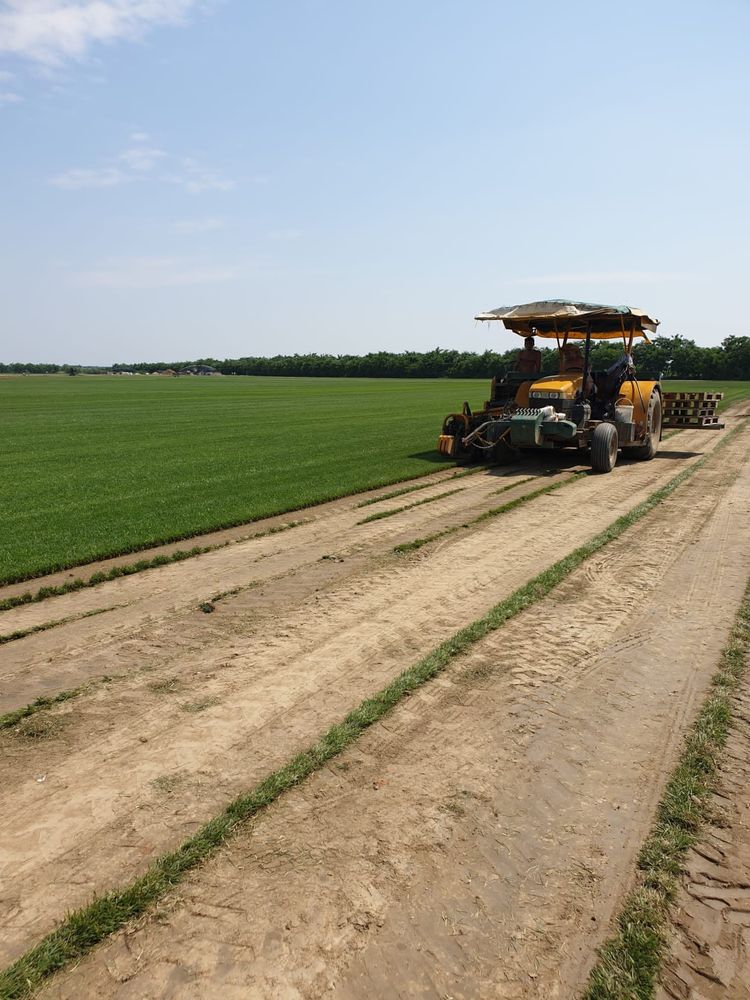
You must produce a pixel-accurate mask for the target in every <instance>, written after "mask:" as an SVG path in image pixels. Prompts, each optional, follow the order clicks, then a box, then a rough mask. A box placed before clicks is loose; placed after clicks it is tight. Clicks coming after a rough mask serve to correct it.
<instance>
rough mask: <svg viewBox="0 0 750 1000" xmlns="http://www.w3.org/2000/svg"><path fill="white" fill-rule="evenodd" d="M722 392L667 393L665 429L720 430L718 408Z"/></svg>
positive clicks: (665, 398) (665, 394) (665, 397)
mask: <svg viewBox="0 0 750 1000" xmlns="http://www.w3.org/2000/svg"><path fill="white" fill-rule="evenodd" d="M723 398H724V393H722V392H665V393H664V414H663V424H662V426H663V427H705V428H707V429H708V430H720V429H721V428H722V427H723V426H724V424H722V423H720V422H719V418H718V416H717V415H716V407H717V406H718V405H719V401H720V400H722V399H723Z"/></svg>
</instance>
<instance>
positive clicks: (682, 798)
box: [582, 580, 750, 1000]
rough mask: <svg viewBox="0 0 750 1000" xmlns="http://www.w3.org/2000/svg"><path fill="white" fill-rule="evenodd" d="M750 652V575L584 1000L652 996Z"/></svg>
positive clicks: (645, 998) (641, 999)
mask: <svg viewBox="0 0 750 1000" xmlns="http://www.w3.org/2000/svg"><path fill="white" fill-rule="evenodd" d="M749 656H750V580H749V581H748V585H747V587H746V589H745V593H744V596H743V599H742V602H741V604H740V607H739V610H738V612H737V615H736V617H735V621H734V625H733V628H732V631H731V633H730V636H729V641H728V643H727V645H726V647H725V648H724V650H723V652H722V655H721V658H720V661H719V667H718V670H717V672H716V673H715V674H714V677H713V678H712V682H711V685H712V687H711V691H710V693H709V695H708V697H707V699H706V700H705V701H704V703H703V705H702V707H701V709H700V711H699V713H698V717H697V719H696V720H695V722H694V723H693V726H692V727H691V729H690V730H689V732H688V734H687V736H686V738H685V743H684V749H683V751H682V754H681V756H680V759H679V760H678V762H677V765H676V767H675V769H674V770H673V771H672V774H671V777H670V779H669V781H668V782H667V786H666V788H665V790H664V794H663V796H662V798H661V801H660V803H659V805H658V806H657V811H656V821H655V823H654V825H653V827H652V829H651V832H650V833H649V835H648V837H647V838H646V840H645V842H644V844H643V846H642V848H641V850H640V853H639V856H638V871H637V878H638V881H637V885H636V887H635V888H634V889H633V891H632V892H631V893H630V894H629V895H628V896H627V897H626V899H625V902H624V903H623V905H622V908H621V910H620V912H619V914H618V916H617V919H616V924H615V927H616V930H615V932H614V934H613V935H612V936H611V937H610V938H609V939H608V940H607V941H606V942H605V943H604V944H603V945H602V946H601V948H599V950H598V959H597V962H596V964H595V965H594V967H593V969H592V970H591V973H590V975H589V981H588V984H587V987H586V990H585V992H584V993H583V997H582V1000H651V998H652V997H653V996H654V990H655V988H656V983H657V978H658V975H659V971H660V969H661V965H662V962H663V960H664V957H665V956H666V954H667V951H668V946H669V930H670V917H671V907H672V904H673V903H674V900H675V896H676V893H677V888H678V885H679V878H680V874H681V871H682V867H683V863H684V859H685V855H686V853H687V851H688V849H689V848H690V847H692V846H693V845H694V844H695V843H696V842H697V841H698V839H699V837H700V832H701V829H702V827H703V825H704V824H705V823H706V822H707V821H708V820H710V817H711V797H712V792H713V785H714V779H715V777H716V774H717V772H718V769H719V764H720V758H719V755H720V751H721V750H722V748H723V747H724V746H725V744H726V741H727V736H728V735H729V731H730V728H731V726H732V715H733V710H732V699H733V695H734V692H735V691H736V690H737V688H738V686H739V684H740V682H741V680H742V677H743V674H744V673H745V671H746V669H747V661H748V657H749Z"/></svg>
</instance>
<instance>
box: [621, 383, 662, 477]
mask: <svg viewBox="0 0 750 1000" xmlns="http://www.w3.org/2000/svg"><path fill="white" fill-rule="evenodd" d="M646 428H647V429H646V443H645V444H643V445H638V447H637V448H631V449H630V450H629V452H628V454H629V455H632V456H633V458H637V459H640V460H641V461H642V462H648V461H650V460H651V459H652V458H653V457H654V455H656V453H657V451H658V450H659V439H660V438H661V393H659V392H658V391H657V390H656V389H654V391H653V392H652V393H651V399H649V401H648V414H647V416H646Z"/></svg>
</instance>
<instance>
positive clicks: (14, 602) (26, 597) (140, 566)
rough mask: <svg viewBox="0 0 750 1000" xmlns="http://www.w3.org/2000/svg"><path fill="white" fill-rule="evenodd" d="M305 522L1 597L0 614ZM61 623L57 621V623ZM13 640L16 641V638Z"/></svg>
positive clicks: (292, 523)
mask: <svg viewBox="0 0 750 1000" xmlns="http://www.w3.org/2000/svg"><path fill="white" fill-rule="evenodd" d="M307 523H308V522H307V521H289V522H288V523H286V524H278V525H275V526H274V527H272V528H267V529H266V530H265V531H258V532H255V533H254V534H252V535H246V536H244V537H243V538H230V539H227V540H226V541H224V542H216V543H214V544H213V545H194V546H193V548H192V549H177V550H176V551H175V552H168V553H162V554H161V555H158V556H153V558H151V559H139V560H138V562H134V563H126V564H125V565H123V566H112V567H111V568H110V569H108V570H99V571H98V572H96V573H92V574H91V576H89V577H87V578H86V579H81V578H77V579H75V580H68V581H66V582H65V583H60V584H53V585H50V586H48V587H40V588H39V589H38V590H37V591H35V592H32V591H27V592H26V593H25V594H18V595H16V596H15V597H5V598H3V599H2V600H0V611H10V610H11V609H12V608H18V607H21V606H22V605H24V604H38V603H39V602H40V601H46V600H47V598H49V597H62V595H63V594H72V593H75V592H76V591H78V590H86V589H87V588H89V587H96V586H98V585H99V584H100V583H109V582H110V581H112V580H118V579H119V578H120V577H122V576H132V575H133V574H135V573H143V572H144V571H145V570H148V569H156V568H157V567H159V566H168V565H169V564H170V563H176V562H183V561H184V560H185V559H192V558H193V557H194V556H202V555H205V553H206V552H216V551H217V550H218V549H225V548H226V547H227V546H228V545H236V544H239V543H240V542H249V541H252V540H253V539H255V538H265V537H266V536H267V535H277V534H279V532H281V531H289V529H290V528H296V527H298V526H299V525H301V524H307ZM64 620H65V619H61V622H62V621H64ZM17 638H20V636H18V637H17Z"/></svg>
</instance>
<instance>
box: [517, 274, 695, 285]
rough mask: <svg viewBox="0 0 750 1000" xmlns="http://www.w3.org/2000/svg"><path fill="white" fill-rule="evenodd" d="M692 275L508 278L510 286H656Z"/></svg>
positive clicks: (559, 275) (554, 275) (556, 275)
mask: <svg viewBox="0 0 750 1000" xmlns="http://www.w3.org/2000/svg"><path fill="white" fill-rule="evenodd" d="M692 277H693V276H692V275H689V274H678V273H670V272H665V271H580V272H573V273H569V274H565V273H563V274H538V275H534V276H533V277H524V278H506V283H507V284H509V285H539V284H548V285H549V284H560V285H565V284H585V285H609V284H613V283H615V284H640V283H643V284H654V283H656V282H658V281H690V280H692Z"/></svg>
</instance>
